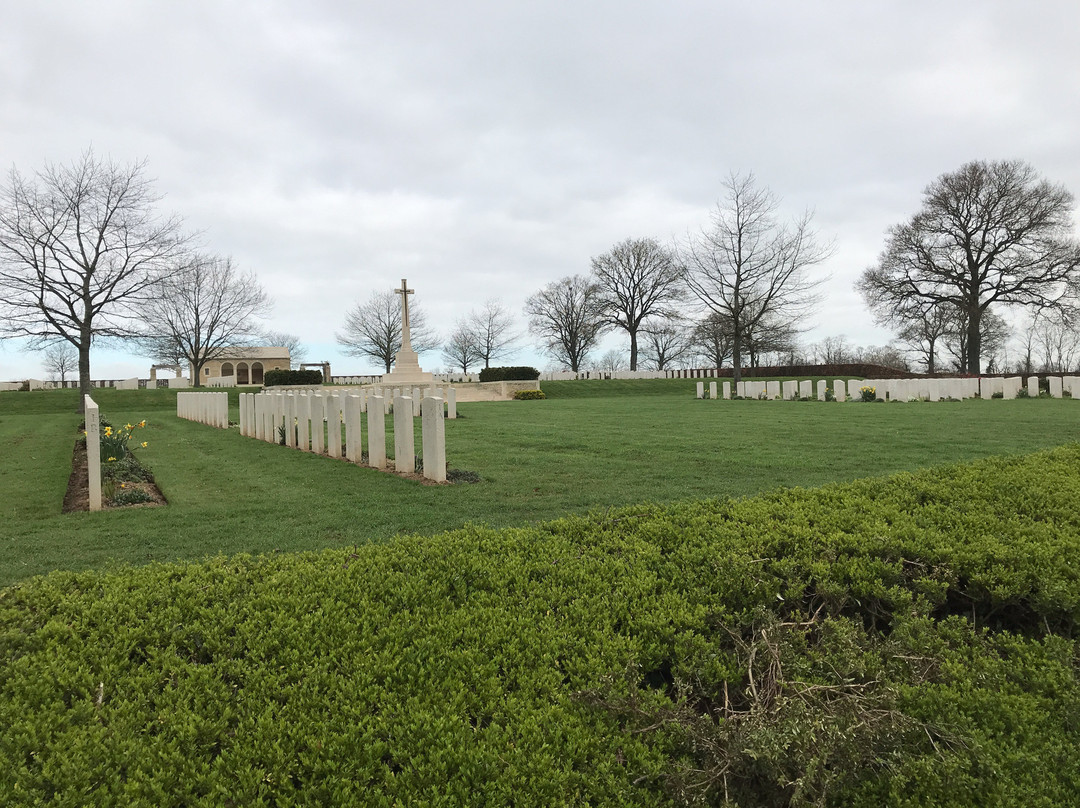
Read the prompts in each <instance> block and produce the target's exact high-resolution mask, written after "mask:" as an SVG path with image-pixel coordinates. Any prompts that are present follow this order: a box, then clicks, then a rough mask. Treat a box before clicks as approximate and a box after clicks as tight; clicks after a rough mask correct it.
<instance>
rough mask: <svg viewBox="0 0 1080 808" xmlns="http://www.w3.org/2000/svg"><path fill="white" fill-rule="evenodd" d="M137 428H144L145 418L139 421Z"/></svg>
mask: <svg viewBox="0 0 1080 808" xmlns="http://www.w3.org/2000/svg"><path fill="white" fill-rule="evenodd" d="M139 426H146V419H145V418H143V419H142V420H141V421H139Z"/></svg>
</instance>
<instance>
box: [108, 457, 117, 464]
mask: <svg viewBox="0 0 1080 808" xmlns="http://www.w3.org/2000/svg"><path fill="white" fill-rule="evenodd" d="M114 460H116V458H115V457H110V458H109V459H108V460H106V461H105V462H106V463H111V462H113V461H114Z"/></svg>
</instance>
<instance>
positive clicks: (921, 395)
mask: <svg viewBox="0 0 1080 808" xmlns="http://www.w3.org/2000/svg"><path fill="white" fill-rule="evenodd" d="M1039 378H1040V377H1039V376H1028V377H1027V378H1026V379H1025V378H1024V377H1021V376H984V377H980V378H975V377H972V378H929V377H925V376H920V377H913V378H909V379H847V380H845V379H834V380H833V381H832V382H829V381H826V380H825V379H818V380H817V381H816V382H815V381H814V380H811V379H803V380H796V379H788V380H786V381H783V382H781V381H756V380H753V379H749V380H743V381H740V382H739V383H738V384H737V385H735V386H734V387H733V386H732V383H731V382H730V381H724V382H722V383H721V384H720V385H719V387H718V384H717V382H715V381H712V382H709V383H708V394H707V395H706V388H705V384H706V383H705V382H697V385H696V389H697V397H698V398H706V397H708V398H713V399H715V398H725V399H728V398H732V397H733V394H734V395H735V396H740V397H742V398H752V399H764V400H767V401H775V400H779V399H782V400H785V401H786V400H790V399H801V398H817V399H819V400H821V401H825V400H826V397H827V396H828V392H829V391H830V390H831V392H832V395H833V397H834V398H835V400H836V401H847V400H855V401H858V400H861V399H862V390H863V388H872V389H873V391H874V398H879V399H882V400H883V401H943V400H947V399H954V400H962V399H965V398H984V399H988V398H1003V399H1012V398H1016V397H1017V396H1019V395H1021V390H1023V391H1026V395H1028V396H1030V397H1032V398H1034V397H1036V396H1038V395H1039V391H1040V384H1039ZM1045 378H1046V381H1047V389H1048V392H1049V394H1050V396H1051V397H1052V398H1063V397H1064V395H1065V394H1066V393H1068V394H1069V395H1070V396H1072V397H1074V398H1075V397H1080V376H1046V377H1045Z"/></svg>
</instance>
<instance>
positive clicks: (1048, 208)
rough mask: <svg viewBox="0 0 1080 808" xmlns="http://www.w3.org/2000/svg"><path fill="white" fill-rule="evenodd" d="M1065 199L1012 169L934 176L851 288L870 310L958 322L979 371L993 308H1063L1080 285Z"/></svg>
mask: <svg viewBox="0 0 1080 808" xmlns="http://www.w3.org/2000/svg"><path fill="white" fill-rule="evenodd" d="M1072 204H1073V196H1072V194H1071V193H1069V192H1068V191H1067V190H1066V189H1065V188H1064V186H1061V185H1053V184H1051V183H1050V182H1049V181H1047V180H1045V179H1043V178H1041V177H1040V176H1039V175H1038V174H1037V173H1036V171H1035V169H1034V168H1032V167H1031V166H1030V165H1029V164H1027V163H1025V162H1023V161H1021V160H1009V161H998V162H984V161H974V162H970V163H967V164H965V165H963V166H961V167H960V168H959V169H958V170H957V171H954V172H952V173H948V174H942V175H941V176H940V177H938V178H937V179H936V180H934V182H932V183H930V185H929V186H927V188H926V190H925V191H924V192H923V204H922V207H921V208H920V210H919V211H918V212H917V213H916V214H915V215H914V216H913V217H912V218H911V219H910V220H908V221H907V222H904V223H903V224H899V225H896V226H894V227H892V228H890V230H889V236H888V240H887V241H886V245H885V249H884V251H883V252H882V253H881V256H880V258H879V259H878V263H877V264H876V265H874V266H872V267H870V268H868V269H867V270H866V271H865V272H864V273H863V275H862V277H861V278H860V280H859V282H858V284H857V288H858V289H859V291H860V292H862V294H863V296H864V297H865V298H866V301H867V303H868V304H869V305H870V307H871V309H876V310H882V309H884V310H888V309H896V308H901V307H905V306H908V305H910V304H911V303H913V302H914V303H915V304H917V305H922V306H928V305H952V306H954V307H956V308H957V309H959V310H960V311H962V312H963V313H964V316H965V318H966V325H967V335H966V337H965V342H966V345H967V350H966V356H967V362H966V367H965V369H966V370H967V372H969V373H979V372H980V370H981V357H982V342H981V330H980V328H981V321H982V318H983V316H984V313H985V312H986V310H987V308H989V307H990V306H991V305H994V304H1003V305H1014V306H1030V307H1035V308H1040V309H1047V308H1057V307H1061V306H1063V305H1065V304H1066V303H1067V301H1068V300H1069V298H1070V295H1071V293H1072V292H1073V289H1071V288H1070V287H1072V286H1074V285H1075V284H1076V283H1077V280H1078V276H1080V243H1078V242H1077V240H1076V238H1075V237H1073V236H1072V235H1071V228H1072V221H1071V213H1072Z"/></svg>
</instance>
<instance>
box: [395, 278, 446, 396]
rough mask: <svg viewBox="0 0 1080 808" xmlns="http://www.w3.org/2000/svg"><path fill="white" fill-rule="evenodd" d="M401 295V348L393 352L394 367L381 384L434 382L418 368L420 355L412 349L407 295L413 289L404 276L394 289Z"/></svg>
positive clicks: (431, 376) (411, 292)
mask: <svg viewBox="0 0 1080 808" xmlns="http://www.w3.org/2000/svg"><path fill="white" fill-rule="evenodd" d="M394 293H395V294H399V295H401V350H400V351H398V352H397V353H396V354H394V369H393V370H392V371H390V372H389V373H387V374H385V375H384V376H383V377H382V383H383V384H401V385H412V384H417V383H422V382H434V381H435V377H434V376H433V375H432V374H430V373H427V372H426V371H423V370H421V369H420V357H419V356H418V355H417V353H416V351H414V350H413V349H412V335H411V333H410V323H409V295H411V294H414V291H413V290H412V289H410V288H409V284H408V283H407V282H406V280H405V279H404V278H402V279H401V288H400V289H395V290H394Z"/></svg>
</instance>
